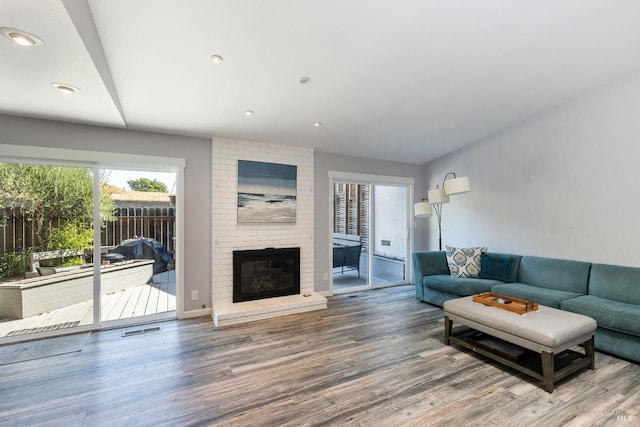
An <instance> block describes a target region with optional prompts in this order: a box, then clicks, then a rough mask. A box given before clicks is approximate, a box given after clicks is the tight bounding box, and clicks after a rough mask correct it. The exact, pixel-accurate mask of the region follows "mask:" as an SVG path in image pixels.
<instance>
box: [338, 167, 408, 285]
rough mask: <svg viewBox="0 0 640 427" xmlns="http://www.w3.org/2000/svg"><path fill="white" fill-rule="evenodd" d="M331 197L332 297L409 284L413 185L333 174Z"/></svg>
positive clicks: (378, 178)
mask: <svg viewBox="0 0 640 427" xmlns="http://www.w3.org/2000/svg"><path fill="white" fill-rule="evenodd" d="M330 180H331V193H332V200H333V205H332V224H331V242H332V259H331V262H332V291H333V292H334V293H336V292H337V293H340V292H350V291H354V290H360V289H368V288H371V287H378V286H390V285H395V284H402V283H406V282H407V281H408V280H409V277H408V268H409V260H408V259H407V254H408V253H410V249H409V248H411V245H412V242H411V233H410V228H409V212H410V210H409V207H410V204H411V200H410V194H411V191H412V188H413V180H412V179H408V178H393V177H376V176H364V175H357V176H354V175H353V174H341V173H337V172H336V173H335V176H332V175H330Z"/></svg>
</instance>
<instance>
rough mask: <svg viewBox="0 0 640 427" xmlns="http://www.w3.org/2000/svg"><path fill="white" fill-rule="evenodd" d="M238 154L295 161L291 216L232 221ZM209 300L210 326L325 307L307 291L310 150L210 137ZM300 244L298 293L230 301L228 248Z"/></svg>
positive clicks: (260, 159)
mask: <svg viewBox="0 0 640 427" xmlns="http://www.w3.org/2000/svg"><path fill="white" fill-rule="evenodd" d="M238 160H251V161H258V162H268V163H279V164H286V165H295V166H297V194H296V198H297V200H296V204H297V212H296V222H295V223H290V224H289V223H270V224H269V223H259V224H246V223H240V224H239V223H238V222H237V216H236V213H237V191H238V170H237V168H238ZM212 161H213V168H212V170H213V176H212V180H213V185H212V191H213V194H212V209H211V212H212V215H213V218H212V223H213V226H212V232H213V239H212V241H213V248H212V257H213V259H212V269H213V270H212V281H213V284H212V286H213V290H212V296H213V301H212V306H213V320H214V322H215V324H216V326H224V325H230V324H235V323H242V322H249V321H253V320H259V319H266V318H270V317H276V316H282V315H286V314H293V313H300V312H304V311H310V310H318V309H322V308H326V307H327V300H326V298H324V297H323V296H321V295H319V294H317V293H315V292H314V291H313V288H314V286H313V277H314V272H313V268H314V261H313V215H314V208H313V150H312V149H310V148H304V147H293V146H286V145H276V144H267V143H261V142H252V141H242V140H236V139H227V138H214V139H213V140H212ZM267 247H275V248H286V247H299V248H300V294H299V295H290V296H284V297H274V298H265V299H261V300H256V301H245V302H240V303H233V251H234V250H246V249H264V248H267Z"/></svg>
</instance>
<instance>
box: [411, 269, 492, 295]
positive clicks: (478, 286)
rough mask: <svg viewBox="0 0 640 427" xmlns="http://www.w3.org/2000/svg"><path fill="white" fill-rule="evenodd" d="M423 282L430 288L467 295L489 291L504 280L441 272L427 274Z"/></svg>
mask: <svg viewBox="0 0 640 427" xmlns="http://www.w3.org/2000/svg"><path fill="white" fill-rule="evenodd" d="M423 283H424V285H425V286H426V287H428V288H430V289H435V290H438V291H442V292H447V293H450V294H455V295H460V296H467V295H475V294H479V293H482V292H489V291H490V290H491V287H492V286H495V285H497V284H500V283H503V282H500V281H499V280H491V279H478V278H471V277H451V276H450V275H447V274H439V275H435V276H425V277H424V279H423Z"/></svg>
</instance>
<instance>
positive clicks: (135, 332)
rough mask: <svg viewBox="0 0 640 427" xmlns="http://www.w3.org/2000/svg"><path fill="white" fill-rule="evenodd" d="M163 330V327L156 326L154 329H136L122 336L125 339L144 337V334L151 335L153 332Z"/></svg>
mask: <svg viewBox="0 0 640 427" xmlns="http://www.w3.org/2000/svg"><path fill="white" fill-rule="evenodd" d="M161 330H162V327H160V326H154V327H153V328H146V329H136V330H134V331H126V332H124V333H123V334H122V336H123V337H130V336H132V335H142V334H149V333H151V332H159V331H161Z"/></svg>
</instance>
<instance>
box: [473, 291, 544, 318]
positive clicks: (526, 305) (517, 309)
mask: <svg viewBox="0 0 640 427" xmlns="http://www.w3.org/2000/svg"><path fill="white" fill-rule="evenodd" d="M500 298H501V299H502V300H499V299H500ZM473 301H475V302H479V303H481V304H484V305H490V306H492V307H497V308H501V309H503V310H508V311H512V312H514V313H518V314H523V313H528V312H529V311H536V310H537V309H538V303H537V302H532V301H526V300H523V299H520V298H513V297H508V296H505V295H500V294H494V293H493V292H485V293H484V294H479V295H474V296H473ZM503 301H511V302H510V303H508V304H507V303H505V302H503Z"/></svg>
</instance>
